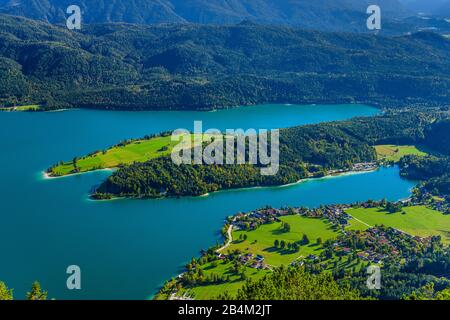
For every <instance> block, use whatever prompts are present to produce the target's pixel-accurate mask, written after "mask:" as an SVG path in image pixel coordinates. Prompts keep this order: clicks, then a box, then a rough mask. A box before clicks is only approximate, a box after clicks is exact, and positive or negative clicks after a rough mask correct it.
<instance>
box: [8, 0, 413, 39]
mask: <svg viewBox="0 0 450 320" xmlns="http://www.w3.org/2000/svg"><path fill="white" fill-rule="evenodd" d="M72 4H74V3H73V1H71V0H16V1H13V2H11V1H9V0H0V12H2V13H8V14H13V15H20V16H24V17H28V18H32V19H39V20H44V21H49V22H51V23H59V24H63V23H65V19H66V16H67V15H66V8H67V7H68V6H70V5H72ZM75 4H77V5H79V6H80V8H81V10H82V12H83V20H84V21H85V22H86V23H102V22H126V23H137V24H157V23H172V22H178V23H186V22H191V23H205V24H235V23H239V22H241V21H243V20H245V19H249V20H252V21H256V22H258V23H263V24H277V25H291V26H297V27H302V28H313V29H321V30H332V31H338V30H339V31H367V29H365V19H366V16H367V15H366V9H367V7H368V6H369V5H371V4H378V5H380V6H382V8H383V15H384V16H385V17H386V18H389V21H390V20H394V19H395V18H396V19H399V18H403V17H405V16H408V15H409V14H410V12H408V10H406V9H405V8H404V7H403V6H402V5H401V4H400V3H399V2H398V1H397V0H378V1H376V2H375V3H373V1H372V2H371V1H368V0H321V1H309V0H294V1H293V0H277V1H271V0H228V1H221V0H137V1H127V0H96V1H92V0H79V1H77V2H76V3H75Z"/></svg>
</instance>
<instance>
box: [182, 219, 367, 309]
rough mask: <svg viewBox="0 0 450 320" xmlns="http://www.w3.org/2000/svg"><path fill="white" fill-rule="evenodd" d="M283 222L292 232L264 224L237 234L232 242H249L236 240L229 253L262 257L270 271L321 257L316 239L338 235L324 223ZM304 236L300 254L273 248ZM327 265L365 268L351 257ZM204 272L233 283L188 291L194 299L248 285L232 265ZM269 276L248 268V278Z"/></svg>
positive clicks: (317, 220) (323, 221)
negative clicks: (242, 239)
mask: <svg viewBox="0 0 450 320" xmlns="http://www.w3.org/2000/svg"><path fill="white" fill-rule="evenodd" d="M280 220H281V221H283V222H287V223H289V224H290V226H291V231H290V232H282V231H281V226H282V223H281V222H277V223H273V224H265V225H262V226H260V227H259V228H258V229H256V230H254V231H234V232H233V239H239V236H240V235H241V234H245V235H247V240H245V241H240V240H235V241H234V242H233V243H232V244H231V245H230V247H228V248H227V249H226V251H228V250H230V251H232V250H235V249H240V250H241V251H242V252H243V253H252V254H254V255H261V256H263V257H264V258H265V263H266V264H268V265H269V266H271V267H278V266H281V265H285V266H287V265H289V264H290V263H291V262H293V261H295V260H297V259H299V258H301V257H304V258H306V257H307V256H308V255H310V254H315V255H319V254H320V253H321V252H322V250H323V247H322V245H318V244H317V238H319V237H320V238H322V241H325V240H328V239H335V238H337V236H338V231H335V230H334V229H333V228H332V226H331V224H330V223H329V222H327V221H326V220H324V219H313V218H306V217H302V216H299V215H293V216H286V217H282V218H281V219H280ZM366 228H367V227H366ZM304 234H306V235H307V236H308V238H309V240H310V244H308V245H302V246H301V247H300V251H299V252H290V251H288V250H281V249H275V248H274V241H275V240H280V241H281V240H284V241H286V242H289V243H293V242H297V243H298V242H300V241H301V239H302V237H303V235H304ZM328 262H329V263H328V269H327V270H332V266H333V263H334V262H335V263H336V264H337V267H339V268H344V269H349V268H355V269H357V270H359V269H360V268H361V265H362V263H361V262H358V261H356V260H352V261H350V260H349V259H348V257H342V259H341V260H340V261H339V260H338V259H337V258H336V257H335V258H333V259H332V260H328ZM202 269H203V271H204V273H205V275H210V274H217V275H220V276H230V278H231V281H230V282H228V283H223V284H217V285H205V286H196V287H193V288H190V289H187V291H188V292H189V293H192V294H194V297H195V299H206V300H207V299H212V298H215V297H217V296H218V295H219V294H221V293H224V292H228V293H230V294H232V295H234V294H235V293H236V292H237V291H238V289H239V288H241V287H242V285H243V284H244V283H245V281H243V280H241V279H240V277H238V276H237V275H235V274H234V273H233V263H231V262H229V263H225V262H223V261H222V262H220V263H219V265H218V266H217V267H213V266H212V264H211V263H208V264H205V265H204V266H202ZM269 272H270V270H257V269H252V268H250V267H247V268H246V272H245V273H246V275H247V278H250V277H251V278H252V279H253V280H258V279H260V278H262V277H264V275H266V274H267V273H269Z"/></svg>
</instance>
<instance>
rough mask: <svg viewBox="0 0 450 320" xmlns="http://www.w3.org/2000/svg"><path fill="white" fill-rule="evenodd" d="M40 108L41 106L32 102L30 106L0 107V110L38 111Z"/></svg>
mask: <svg viewBox="0 0 450 320" xmlns="http://www.w3.org/2000/svg"><path fill="white" fill-rule="evenodd" d="M40 108H41V106H39V105H37V104H32V105H28V106H18V107H8V108H0V111H38V110H39V109H40Z"/></svg>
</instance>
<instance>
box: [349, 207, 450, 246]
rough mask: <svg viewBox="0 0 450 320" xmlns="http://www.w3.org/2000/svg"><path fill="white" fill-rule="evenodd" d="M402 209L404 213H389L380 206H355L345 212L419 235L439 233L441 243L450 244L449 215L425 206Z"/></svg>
mask: <svg viewBox="0 0 450 320" xmlns="http://www.w3.org/2000/svg"><path fill="white" fill-rule="evenodd" d="M403 211H404V214H403V213H400V212H398V213H393V214H391V213H388V212H387V211H384V210H383V209H381V208H370V209H364V208H357V209H349V210H347V213H348V214H350V215H352V216H353V217H355V218H357V219H359V220H360V221H362V222H364V223H366V224H368V225H370V226H375V225H385V226H388V227H393V228H396V229H399V230H402V231H404V232H406V233H409V234H412V235H415V236H420V237H428V236H437V235H440V236H441V237H442V242H443V243H445V244H450V216H449V215H444V214H443V213H441V212H439V211H436V210H432V209H430V208H427V207H425V206H415V207H405V208H403ZM352 223H354V225H352V226H355V227H357V226H358V224H359V223H358V222H357V221H353V220H352ZM359 226H361V225H360V224H359Z"/></svg>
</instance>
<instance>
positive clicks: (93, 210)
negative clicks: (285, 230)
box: [0, 105, 412, 299]
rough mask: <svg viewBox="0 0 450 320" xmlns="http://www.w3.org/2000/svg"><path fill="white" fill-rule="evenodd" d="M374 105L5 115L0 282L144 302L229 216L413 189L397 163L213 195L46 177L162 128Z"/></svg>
mask: <svg viewBox="0 0 450 320" xmlns="http://www.w3.org/2000/svg"><path fill="white" fill-rule="evenodd" d="M376 113H377V110H375V109H373V108H370V107H368V106H355V105H351V106H342V105H341V106H263V107H250V108H242V109H233V110H226V111H219V112H210V113H195V112H185V113H180V112H172V113H170V112H160V113H158V112H144V113H133V112H102V111H84V110H77V111H68V112H54V113H0V137H1V138H0V150H1V157H0V179H1V184H0V236H1V239H0V280H2V281H5V282H6V283H7V285H8V286H9V287H11V288H14V293H15V298H18V299H19V298H23V297H24V296H25V293H26V291H27V290H28V288H29V286H30V284H31V283H32V282H33V281H34V280H39V281H40V282H41V283H42V285H43V287H44V288H46V289H47V290H48V291H49V294H50V297H53V298H57V299H144V298H147V297H150V296H151V295H152V294H154V293H155V291H156V290H157V288H158V287H159V286H160V285H161V284H162V283H163V282H164V281H165V280H166V279H168V278H170V277H172V276H175V275H176V274H177V273H178V272H179V271H180V268H181V267H182V266H183V264H184V263H185V262H186V261H188V260H189V259H190V258H191V257H192V256H197V255H198V253H199V250H200V249H202V248H207V247H209V246H211V245H213V244H215V243H216V241H220V234H219V230H220V228H221V226H222V223H223V219H224V218H225V217H226V216H228V215H232V214H234V213H236V212H238V211H245V210H250V209H254V208H257V207H261V206H264V205H273V206H276V207H279V206H283V205H306V206H317V205H319V204H325V203H336V202H342V203H345V202H353V201H357V200H366V199H368V198H373V199H381V198H384V197H387V198H389V199H392V200H393V199H399V198H403V197H406V196H407V195H408V194H409V190H410V188H411V187H412V183H410V182H407V181H404V180H402V179H400V178H399V176H398V170H397V169H396V168H390V169H382V170H380V171H377V172H372V173H368V174H360V175H352V176H343V177H338V178H328V179H322V180H316V181H309V182H305V183H301V184H298V185H295V186H290V187H284V188H271V189H252V190H238V191H229V192H221V193H215V194H212V195H211V196H209V197H205V198H194V199H192V198H189V199H167V200H146V201H144V200H117V201H109V202H93V201H89V200H88V198H87V195H88V192H89V190H90V189H91V188H92V186H94V185H96V184H98V183H100V182H101V181H102V180H103V179H105V178H106V177H107V175H108V174H109V173H107V172H95V173H89V174H85V175H79V176H73V177H67V178H62V179H52V180H44V179H43V178H42V171H43V170H44V169H45V168H47V167H48V166H49V165H51V164H52V163H54V162H56V161H59V160H63V159H71V158H72V157H73V156H75V155H81V154H84V153H87V152H90V151H92V150H95V149H100V148H105V147H107V146H109V145H112V144H114V143H116V142H117V141H119V140H121V139H126V138H133V137H141V136H143V135H145V134H149V133H156V132H160V131H163V130H169V129H176V128H187V129H193V128H192V126H193V121H194V120H203V121H204V127H205V129H207V128H212V127H214V128H218V129H222V130H223V129H226V128H232V129H234V128H244V129H246V128H250V127H253V128H281V127H287V126H292V125H294V124H306V123H316V122H320V121H331V120H340V119H346V118H351V117H353V116H356V115H361V116H369V115H374V114H376ZM73 264H75V265H79V266H80V267H81V271H82V290H81V291H75V292H73V291H72V292H71V291H69V290H67V289H66V277H67V275H66V273H65V271H66V268H67V266H69V265H73Z"/></svg>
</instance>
